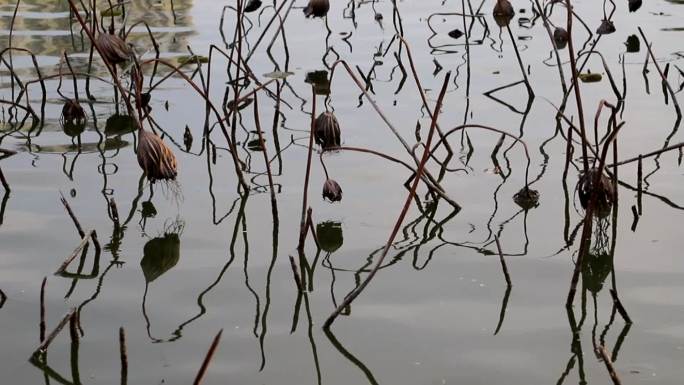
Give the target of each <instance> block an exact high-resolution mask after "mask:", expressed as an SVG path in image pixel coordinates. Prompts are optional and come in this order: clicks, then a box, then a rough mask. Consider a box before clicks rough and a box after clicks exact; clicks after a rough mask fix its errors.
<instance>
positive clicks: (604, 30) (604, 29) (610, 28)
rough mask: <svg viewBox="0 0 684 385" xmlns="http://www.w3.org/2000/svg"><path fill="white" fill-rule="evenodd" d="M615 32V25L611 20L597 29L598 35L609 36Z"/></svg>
mask: <svg viewBox="0 0 684 385" xmlns="http://www.w3.org/2000/svg"><path fill="white" fill-rule="evenodd" d="M613 32H615V24H613V22H612V21H610V20H603V21H601V25H599V27H598V28H597V29H596V33H597V34H599V35H609V34H611V33H613Z"/></svg>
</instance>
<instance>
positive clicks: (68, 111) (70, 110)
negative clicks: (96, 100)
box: [62, 99, 85, 123]
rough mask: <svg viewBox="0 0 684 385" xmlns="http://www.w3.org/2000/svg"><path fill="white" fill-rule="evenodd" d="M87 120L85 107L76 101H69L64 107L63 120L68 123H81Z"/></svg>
mask: <svg viewBox="0 0 684 385" xmlns="http://www.w3.org/2000/svg"><path fill="white" fill-rule="evenodd" d="M84 119H85V111H84V110H83V107H81V105H80V104H79V103H78V101H76V100H74V99H68V100H67V101H65V102H64V106H62V120H63V121H64V122H65V123H66V122H81V121H83V120H84Z"/></svg>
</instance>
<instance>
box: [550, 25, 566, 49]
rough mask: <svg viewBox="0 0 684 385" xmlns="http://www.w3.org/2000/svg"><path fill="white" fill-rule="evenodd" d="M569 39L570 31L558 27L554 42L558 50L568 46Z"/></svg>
mask: <svg viewBox="0 0 684 385" xmlns="http://www.w3.org/2000/svg"><path fill="white" fill-rule="evenodd" d="M568 38H569V36H568V31H566V30H565V29H563V28H560V27H558V28H556V30H555V31H553V42H554V44H555V45H556V48H557V49H563V48H565V46H566V45H568Z"/></svg>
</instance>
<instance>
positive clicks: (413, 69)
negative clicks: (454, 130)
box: [399, 36, 454, 157]
mask: <svg viewBox="0 0 684 385" xmlns="http://www.w3.org/2000/svg"><path fill="white" fill-rule="evenodd" d="M399 41H400V42H401V43H402V44H403V45H404V47H406V56H408V59H409V66H410V67H411V73H412V74H413V79H414V80H415V81H416V87H417V88H418V93H419V94H420V98H421V100H422V101H423V107H424V108H425V109H426V110H427V112H428V115H429V116H430V119H432V117H433V111H432V110H430V106H429V105H428V102H427V97H426V96H425V91H424V89H423V85H422V84H420V79H419V78H418V71H416V66H415V64H414V63H413V55H411V47H410V46H409V44H408V42H407V41H406V40H404V37H403V36H399ZM438 112H439V111H437V110H435V112H434V113H438ZM437 132H438V133H439V137H440V138H442V140H441V141H440V143H444V148H446V150H447V154H448V156H449V157H450V156H451V155H452V154H453V153H454V151H453V150H452V149H451V146H450V145H449V142H448V141H446V140H445V136H444V133H443V132H442V129H441V128H440V127H439V124H438V125H437Z"/></svg>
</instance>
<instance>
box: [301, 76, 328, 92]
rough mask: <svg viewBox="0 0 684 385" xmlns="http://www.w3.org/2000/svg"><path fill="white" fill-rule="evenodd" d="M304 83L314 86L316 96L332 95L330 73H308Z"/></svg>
mask: <svg viewBox="0 0 684 385" xmlns="http://www.w3.org/2000/svg"><path fill="white" fill-rule="evenodd" d="M304 82H306V83H309V84H313V87H314V92H316V95H330V80H329V79H328V71H326V70H320V71H312V72H307V73H306V78H305V79H304Z"/></svg>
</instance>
